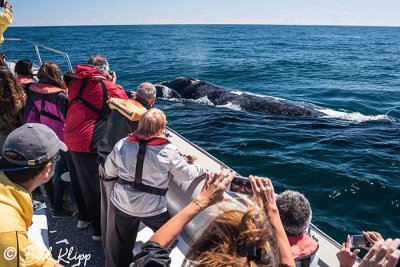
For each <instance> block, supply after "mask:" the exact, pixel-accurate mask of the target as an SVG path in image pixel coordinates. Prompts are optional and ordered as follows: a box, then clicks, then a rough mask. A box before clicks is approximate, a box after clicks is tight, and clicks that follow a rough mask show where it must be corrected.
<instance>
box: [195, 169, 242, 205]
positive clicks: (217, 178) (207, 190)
mask: <svg viewBox="0 0 400 267" xmlns="http://www.w3.org/2000/svg"><path fill="white" fill-rule="evenodd" d="M235 174H236V173H234V172H230V171H229V170H227V169H225V170H223V171H222V172H220V173H210V172H206V180H205V181H204V186H203V189H202V190H201V193H200V195H199V196H198V197H196V198H195V199H194V200H193V202H194V203H196V204H197V205H198V206H199V207H200V208H201V209H202V210H203V209H205V208H207V207H209V206H212V205H214V204H217V203H219V202H221V201H224V192H225V190H226V187H227V186H228V185H229V184H230V182H231V181H232V179H233V177H234V176H235Z"/></svg>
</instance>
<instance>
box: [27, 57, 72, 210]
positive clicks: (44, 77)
mask: <svg viewBox="0 0 400 267" xmlns="http://www.w3.org/2000/svg"><path fill="white" fill-rule="evenodd" d="M37 77H38V79H39V82H38V83H37V84H34V85H32V86H31V87H30V88H29V90H28V97H27V102H26V106H25V118H26V121H27V122H35V123H41V124H45V125H47V126H48V127H50V128H51V129H52V130H53V131H54V132H55V133H56V134H57V136H58V138H60V140H61V141H64V128H65V119H66V115H67V110H68V106H69V103H68V96H67V86H66V85H65V83H64V81H63V79H62V76H61V71H60V68H59V67H58V66H57V64H55V63H53V62H46V63H44V64H43V65H42V66H41V67H40V69H39V71H38V74H37ZM67 171H68V170H67V163H66V156H65V153H64V152H62V151H60V158H59V160H58V162H57V165H56V170H55V173H54V176H53V179H52V180H50V181H49V182H47V183H46V184H45V189H46V193H47V196H48V198H49V201H50V205H51V207H52V208H53V209H54V211H53V218H67V217H71V216H72V215H73V214H72V212H70V211H67V210H65V209H64V208H63V195H64V190H65V186H66V184H65V182H64V181H63V180H61V179H60V177H61V174H63V173H64V172H67ZM53 183H54V188H53Z"/></svg>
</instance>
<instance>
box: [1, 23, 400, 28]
mask: <svg viewBox="0 0 400 267" xmlns="http://www.w3.org/2000/svg"><path fill="white" fill-rule="evenodd" d="M188 25H193V26H196V25H197V26H201V25H210V26H211V25H215V26H218V25H221V26H223V25H237V26H246V25H248V26H321V27H322V26H325V27H386V28H399V27H400V25H357V24H267V23H265V24H264V23H139V24H75V25H72V24H71V25H68V24H65V25H16V26H14V25H10V26H9V28H33V27H96V26H106V27H107V26H188Z"/></svg>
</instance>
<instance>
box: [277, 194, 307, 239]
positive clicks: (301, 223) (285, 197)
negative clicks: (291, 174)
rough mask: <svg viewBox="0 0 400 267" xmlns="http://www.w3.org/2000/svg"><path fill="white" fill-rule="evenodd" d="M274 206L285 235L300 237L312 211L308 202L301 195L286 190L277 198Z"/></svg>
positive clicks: (305, 228)
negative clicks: (277, 211) (276, 207)
mask: <svg viewBox="0 0 400 267" xmlns="http://www.w3.org/2000/svg"><path fill="white" fill-rule="evenodd" d="M276 205H277V206H278V210H279V215H280V217H281V220H282V224H283V228H285V231H286V233H287V234H289V235H300V234H302V233H304V232H305V231H306V230H307V228H308V227H309V225H310V222H311V217H312V211H311V207H310V202H309V201H308V199H307V198H306V197H305V196H304V195H303V194H301V193H299V192H297V191H292V190H286V191H284V192H282V193H280V194H279V195H278V196H277V198H276Z"/></svg>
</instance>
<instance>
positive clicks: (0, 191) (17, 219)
mask: <svg viewBox="0 0 400 267" xmlns="http://www.w3.org/2000/svg"><path fill="white" fill-rule="evenodd" d="M0 212H1V214H2V216H5V218H7V220H3V222H2V223H1V224H0V233H1V232H3V230H5V229H12V228H14V229H15V230H16V231H26V230H27V229H28V227H29V226H30V225H31V223H32V213H33V211H32V199H31V196H30V194H29V193H28V192H27V191H26V190H25V189H24V188H22V187H21V186H19V185H17V184H15V183H13V182H12V181H10V179H8V178H7V176H6V175H5V174H4V172H0ZM21 219H22V220H23V221H24V223H25V225H21ZM3 227H4V228H3ZM8 231H9V230H8Z"/></svg>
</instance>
